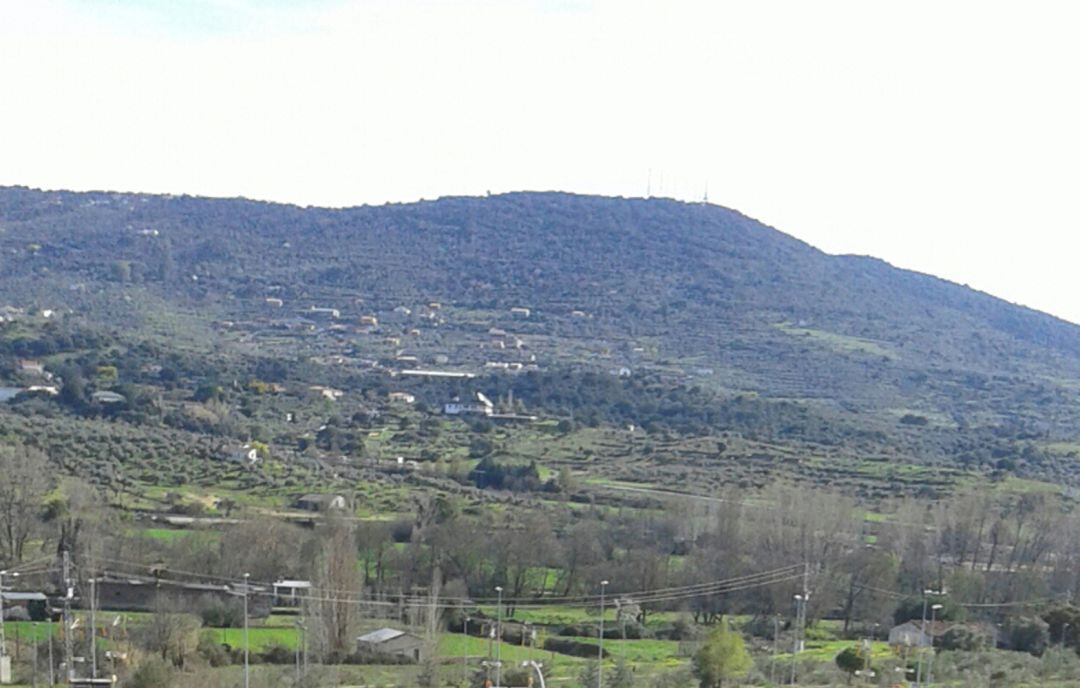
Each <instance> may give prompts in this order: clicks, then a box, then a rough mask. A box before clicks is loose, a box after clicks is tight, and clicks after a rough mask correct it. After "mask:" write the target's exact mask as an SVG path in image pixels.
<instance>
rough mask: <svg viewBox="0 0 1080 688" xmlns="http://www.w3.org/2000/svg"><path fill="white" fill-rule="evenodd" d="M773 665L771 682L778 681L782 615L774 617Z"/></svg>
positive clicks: (770, 668)
mask: <svg viewBox="0 0 1080 688" xmlns="http://www.w3.org/2000/svg"><path fill="white" fill-rule="evenodd" d="M772 623H773V631H772V666H771V667H769V683H776V653H777V652H778V651H779V650H780V615H779V614H777V615H776V616H774V617H773V620H772Z"/></svg>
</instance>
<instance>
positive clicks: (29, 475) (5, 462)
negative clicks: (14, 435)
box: [0, 444, 52, 561]
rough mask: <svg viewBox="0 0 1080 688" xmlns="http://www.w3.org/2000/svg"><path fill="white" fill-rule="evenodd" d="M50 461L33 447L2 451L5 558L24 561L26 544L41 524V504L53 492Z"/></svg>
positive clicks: (0, 513)
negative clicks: (50, 490) (48, 493)
mask: <svg viewBox="0 0 1080 688" xmlns="http://www.w3.org/2000/svg"><path fill="white" fill-rule="evenodd" d="M49 475H50V470H49V461H48V459H47V458H46V456H45V454H44V453H43V452H42V451H41V450H39V449H36V448H34V447H27V446H24V445H21V444H15V445H11V446H5V447H0V476H3V478H2V479H0V545H2V547H3V550H2V554H3V555H4V558H6V559H9V560H12V561H22V559H23V553H24V550H25V548H26V543H27V541H29V540H30V538H31V536H32V535H33V533H34V531H35V529H36V528H37V527H38V525H39V524H40V522H41V519H40V517H41V513H42V500H43V499H44V497H45V494H46V493H47V492H48V491H49V489H51V487H52V485H51V481H50V479H49Z"/></svg>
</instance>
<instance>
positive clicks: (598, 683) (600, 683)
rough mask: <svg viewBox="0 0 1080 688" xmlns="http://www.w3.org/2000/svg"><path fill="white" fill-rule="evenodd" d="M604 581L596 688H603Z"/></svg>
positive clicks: (601, 596)
mask: <svg viewBox="0 0 1080 688" xmlns="http://www.w3.org/2000/svg"><path fill="white" fill-rule="evenodd" d="M607 584H608V582H607V581H606V580H602V581H600V644H599V650H597V652H596V688H604V591H605V589H606V588H607Z"/></svg>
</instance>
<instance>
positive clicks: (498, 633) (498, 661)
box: [495, 585, 503, 688]
mask: <svg viewBox="0 0 1080 688" xmlns="http://www.w3.org/2000/svg"><path fill="white" fill-rule="evenodd" d="M502 591H503V589H502V586H501V585H499V586H496V587H495V592H497V593H499V606H498V608H497V610H496V612H495V618H496V622H495V642H496V645H495V685H496V686H499V687H500V688H501V686H502Z"/></svg>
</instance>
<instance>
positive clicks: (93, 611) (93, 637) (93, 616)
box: [90, 574, 97, 678]
mask: <svg viewBox="0 0 1080 688" xmlns="http://www.w3.org/2000/svg"><path fill="white" fill-rule="evenodd" d="M96 593H97V588H96V587H95V585H94V576H93V574H91V576H90V672H91V673H90V678H97V596H96Z"/></svg>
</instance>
